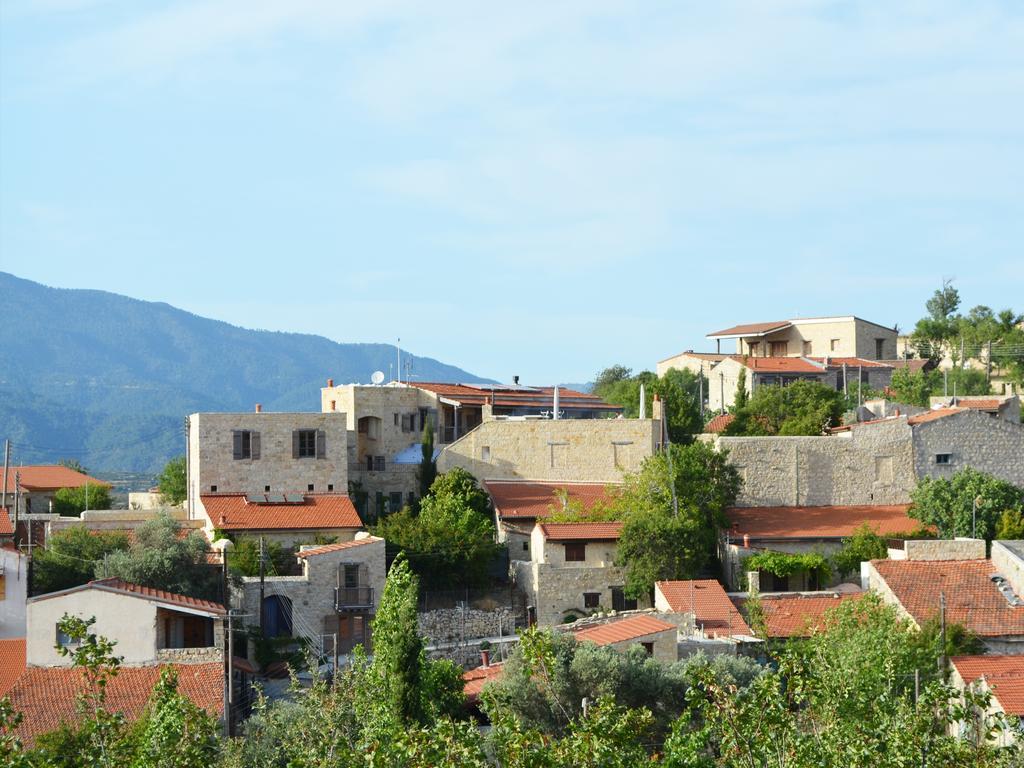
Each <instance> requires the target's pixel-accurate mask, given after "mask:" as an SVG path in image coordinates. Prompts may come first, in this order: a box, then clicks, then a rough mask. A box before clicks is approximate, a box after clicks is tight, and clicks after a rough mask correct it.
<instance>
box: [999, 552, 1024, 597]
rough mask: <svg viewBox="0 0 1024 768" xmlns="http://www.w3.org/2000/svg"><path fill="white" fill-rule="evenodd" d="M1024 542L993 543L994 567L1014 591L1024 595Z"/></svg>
mask: <svg viewBox="0 0 1024 768" xmlns="http://www.w3.org/2000/svg"><path fill="white" fill-rule="evenodd" d="M1022 554H1024V541H993V542H992V566H993V567H994V568H995V569H996V571H997V572H999V573H1000V574H1002V575H1003V576H1004V577H1005V578H1006V580H1007V581H1008V582H1010V586H1011V587H1013V591H1014V592H1016V593H1017V594H1018V595H1024V558H1022Z"/></svg>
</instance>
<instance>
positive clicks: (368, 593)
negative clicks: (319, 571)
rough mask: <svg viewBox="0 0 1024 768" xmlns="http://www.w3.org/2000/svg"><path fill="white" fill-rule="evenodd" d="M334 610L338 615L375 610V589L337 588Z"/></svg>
mask: <svg viewBox="0 0 1024 768" xmlns="http://www.w3.org/2000/svg"><path fill="white" fill-rule="evenodd" d="M334 608H335V610H336V611H338V613H344V612H346V611H366V610H369V609H371V608H373V587H336V588H335V590H334Z"/></svg>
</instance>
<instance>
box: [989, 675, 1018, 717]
mask: <svg viewBox="0 0 1024 768" xmlns="http://www.w3.org/2000/svg"><path fill="white" fill-rule="evenodd" d="M985 682H986V683H988V686H989V688H991V689H992V696H993V698H995V700H996V701H997V702H999V706H1000V707H1002V708H1003V712H1005V713H1006V714H1008V715H1018V716H1020V715H1024V676H1019V675H1012V676H1005V677H993V678H988V677H986V678H985Z"/></svg>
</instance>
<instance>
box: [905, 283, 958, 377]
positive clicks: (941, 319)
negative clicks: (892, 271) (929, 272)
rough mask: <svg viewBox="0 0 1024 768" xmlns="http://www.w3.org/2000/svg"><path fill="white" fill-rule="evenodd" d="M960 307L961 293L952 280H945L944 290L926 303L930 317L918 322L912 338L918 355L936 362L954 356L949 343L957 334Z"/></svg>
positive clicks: (936, 293)
mask: <svg viewBox="0 0 1024 768" xmlns="http://www.w3.org/2000/svg"><path fill="white" fill-rule="evenodd" d="M959 307H960V293H959V291H957V289H956V288H954V287H953V281H952V280H943V281H942V288H940V289H938V290H937V291H935V293H934V294H932V297H931V298H930V299H928V301H927V302H925V309H926V310H927V311H928V316H927V317H924V318H922V319H920V320H918V321H917V325H916V326H914V332H913V333H912V334H911V336H910V338H911V341H913V343H914V347H915V348H916V349H917V351H918V354H920V355H921V356H922V357H928V358H931V359H932V360H935V361H938V360H941V359H942V357H943V355H944V354H946V353H947V352H949V353H950V354H952V351H953V350H952V348H951V345H950V343H949V342H950V340H951V339H952V338H953V337H954V336H955V335H956V332H957V326H958V320H959V316H958V315H957V314H956V311H957V309H958V308H959Z"/></svg>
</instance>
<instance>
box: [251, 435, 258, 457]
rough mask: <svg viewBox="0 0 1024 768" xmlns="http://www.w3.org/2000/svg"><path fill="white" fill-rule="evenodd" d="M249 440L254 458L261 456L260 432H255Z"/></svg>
mask: <svg viewBox="0 0 1024 768" xmlns="http://www.w3.org/2000/svg"><path fill="white" fill-rule="evenodd" d="M249 441H250V442H249V452H250V453H251V454H252V458H254V459H258V458H259V457H260V433H259V432H253V433H252V435H251V436H250V438H249Z"/></svg>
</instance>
